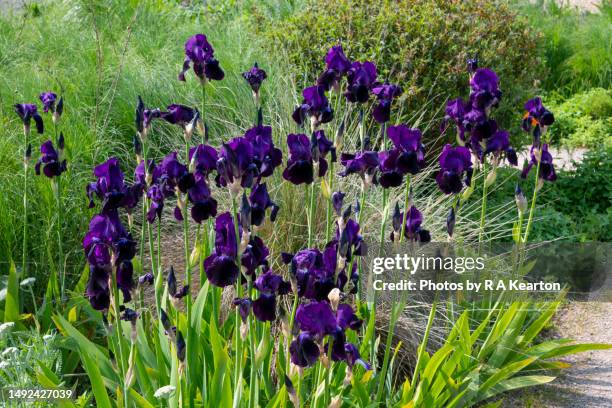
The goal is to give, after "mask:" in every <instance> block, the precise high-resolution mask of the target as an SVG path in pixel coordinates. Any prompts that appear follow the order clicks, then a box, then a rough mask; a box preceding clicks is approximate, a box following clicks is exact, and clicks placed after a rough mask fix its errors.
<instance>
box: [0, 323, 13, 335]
mask: <svg viewBox="0 0 612 408" xmlns="http://www.w3.org/2000/svg"><path fill="white" fill-rule="evenodd" d="M14 326H15V323H14V322H6V323H2V324H0V334H2V333H4V332H8V331H9V330H11V329H12V328H13V327H14Z"/></svg>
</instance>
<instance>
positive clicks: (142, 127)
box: [135, 96, 162, 137]
mask: <svg viewBox="0 0 612 408" xmlns="http://www.w3.org/2000/svg"><path fill="white" fill-rule="evenodd" d="M135 117H136V120H135V123H136V131H137V132H138V133H139V134H140V135H141V137H145V136H146V135H147V133H148V132H149V130H150V129H151V123H152V122H153V119H160V118H161V117H162V111H161V110H159V109H146V108H145V104H144V102H143V101H142V98H141V97H140V96H138V104H137V105H136V115H135Z"/></svg>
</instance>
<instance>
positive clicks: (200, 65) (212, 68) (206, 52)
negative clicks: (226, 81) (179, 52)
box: [178, 34, 225, 81]
mask: <svg viewBox="0 0 612 408" xmlns="http://www.w3.org/2000/svg"><path fill="white" fill-rule="evenodd" d="M214 54H215V51H214V50H213V47H212V46H211V45H210V43H209V42H208V40H207V38H206V36H205V35H204V34H196V35H194V36H193V37H190V38H189V39H188V40H187V42H185V62H183V69H182V70H181V72H180V73H179V76H178V78H179V81H185V73H186V72H187V71H188V70H189V68H190V67H191V64H193V72H194V73H195V74H196V75H197V77H198V78H200V80H201V81H205V80H206V78H208V79H211V80H215V81H220V80H222V79H223V77H225V73H224V72H223V70H222V69H221V67H220V66H219V61H217V60H216V59H215V55H214Z"/></svg>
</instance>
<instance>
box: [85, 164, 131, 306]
mask: <svg viewBox="0 0 612 408" xmlns="http://www.w3.org/2000/svg"><path fill="white" fill-rule="evenodd" d="M94 176H95V177H96V178H97V181H95V182H93V183H90V184H89V185H88V186H87V194H88V196H89V198H90V208H92V207H94V205H95V204H94V198H95V197H97V198H98V199H99V200H100V201H101V211H100V213H99V214H97V215H94V216H93V218H92V219H91V221H90V223H89V230H88V232H87V234H86V235H85V238H84V239H83V249H84V251H85V256H86V257H87V261H88V263H89V269H90V274H89V283H88V284H87V292H86V294H87V297H88V298H89V301H90V303H91V305H92V306H93V308H94V309H97V310H104V309H107V308H108V307H109V304H110V299H111V279H113V276H112V275H113V274H114V275H115V279H116V284H117V288H118V289H120V290H121V292H122V293H123V300H124V302H129V301H130V300H131V298H132V295H131V291H132V290H133V289H134V278H133V272H134V268H133V264H132V259H133V258H134V256H135V255H136V242H135V241H134V240H133V239H132V235H131V234H130V233H129V232H128V231H127V230H126V229H125V227H124V226H123V224H122V222H121V220H120V216H119V209H120V208H125V209H126V210H128V211H129V210H130V209H132V208H134V207H135V206H136V204H137V203H138V200H139V197H140V195H141V191H142V186H141V185H139V184H138V183H135V184H133V185H130V186H128V185H126V184H125V181H124V177H123V172H122V171H121V168H120V166H119V161H118V159H116V158H111V159H109V160H107V161H106V162H104V163H102V164H100V165H99V166H96V168H95V169H94Z"/></svg>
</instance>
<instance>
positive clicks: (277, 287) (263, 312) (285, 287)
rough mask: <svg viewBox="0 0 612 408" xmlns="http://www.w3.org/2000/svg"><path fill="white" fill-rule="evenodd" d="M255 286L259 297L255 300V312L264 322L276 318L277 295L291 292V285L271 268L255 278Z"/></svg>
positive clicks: (258, 318)
mask: <svg viewBox="0 0 612 408" xmlns="http://www.w3.org/2000/svg"><path fill="white" fill-rule="evenodd" d="M254 286H255V288H256V289H257V290H258V291H259V297H258V298H257V299H256V300H254V301H253V314H254V315H255V317H256V318H257V320H259V321H262V322H271V321H274V320H276V296H277V295H284V294H287V293H289V290H290V288H291V285H290V284H289V283H288V282H286V281H284V280H283V278H281V277H280V276H279V275H276V274H275V273H274V272H272V270H271V269H269V270H268V271H266V272H265V273H263V274H261V275H260V276H259V277H258V278H257V279H256V280H255V284H254Z"/></svg>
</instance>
